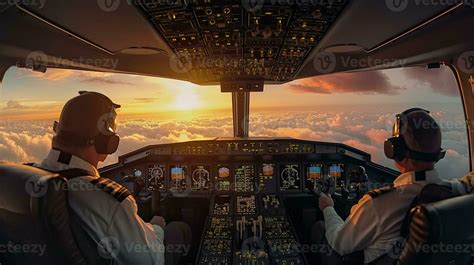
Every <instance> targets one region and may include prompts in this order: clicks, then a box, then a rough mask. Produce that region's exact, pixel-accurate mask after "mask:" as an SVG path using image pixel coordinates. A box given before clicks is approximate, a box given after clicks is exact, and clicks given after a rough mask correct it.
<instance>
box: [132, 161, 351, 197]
mask: <svg viewBox="0 0 474 265" xmlns="http://www.w3.org/2000/svg"><path fill="white" fill-rule="evenodd" d="M142 167H143V166H137V167H133V169H132V170H131V172H132V173H131V174H133V175H134V176H135V177H138V178H141V179H142V180H143V182H144V183H145V186H146V187H147V188H148V189H149V190H155V189H158V190H160V191H170V192H184V191H187V192H190V193H229V192H232V193H264V194H269V193H297V192H304V191H306V189H305V188H304V183H305V181H306V180H310V181H312V182H314V181H315V180H316V179H318V178H319V177H321V176H323V175H329V176H331V177H334V178H335V179H336V180H337V179H344V178H345V176H346V174H345V170H344V167H345V165H344V164H337V163H318V164H307V163H281V164H274V163H257V164H249V163H246V164H240V163H235V164H231V163H229V164H216V165H211V164H185V163H183V164H170V165H169V166H166V165H163V164H161V165H160V164H149V165H148V164H147V165H146V167H147V168H148V172H147V173H143V172H142V169H141V168H142ZM340 185H342V182H340Z"/></svg>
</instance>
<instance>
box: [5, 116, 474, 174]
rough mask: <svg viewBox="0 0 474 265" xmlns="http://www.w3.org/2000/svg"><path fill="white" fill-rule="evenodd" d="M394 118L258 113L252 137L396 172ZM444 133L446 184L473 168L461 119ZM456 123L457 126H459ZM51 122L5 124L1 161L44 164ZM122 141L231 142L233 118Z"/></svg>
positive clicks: (152, 123) (168, 125)
mask: <svg viewBox="0 0 474 265" xmlns="http://www.w3.org/2000/svg"><path fill="white" fill-rule="evenodd" d="M393 114H394V113H393V112H388V111H386V110H382V109H381V108H380V109H378V110H376V111H368V110H362V109H357V110H332V111H327V110H324V111H314V110H313V111H301V110H300V111H285V112H283V111H281V112H263V111H262V112H254V113H253V115H252V117H251V121H250V124H251V136H261V137H294V138H298V139H306V140H314V141H326V142H341V143H345V144H347V145H350V146H353V147H355V148H359V149H361V150H363V151H366V152H368V153H370V154H371V155H372V160H373V161H375V162H376V163H380V164H382V165H384V166H389V167H393V162H392V161H389V160H387V159H386V158H385V157H384V155H383V148H382V146H383V141H384V140H385V139H386V138H387V137H388V136H389V135H390V128H391V123H392V119H393ZM433 115H434V116H435V118H436V119H437V120H438V122H439V123H440V124H441V127H442V128H443V146H444V148H445V149H447V150H448V155H447V157H446V159H444V160H442V161H441V162H440V163H439V167H438V169H439V171H440V173H441V175H442V176H443V177H444V178H448V179H450V178H455V177H459V176H461V175H463V174H465V173H466V172H467V171H468V166H469V158H468V157H469V154H468V150H467V137H466V130H465V127H463V126H460V124H462V121H463V117H462V115H459V114H453V113H446V112H436V113H433ZM456 121H458V122H457V123H456ZM50 125H51V122H50V121H43V122H36V123H26V122H17V123H4V124H1V123H0V131H1V132H0V160H7V161H14V162H32V161H39V160H40V159H41V158H42V157H44V156H45V155H46V153H47V152H48V150H49V148H50V138H51V135H52V132H51V129H50ZM119 126H120V127H119V134H120V135H121V137H122V141H121V144H120V147H119V150H118V152H117V154H116V155H113V156H111V157H109V158H108V160H107V161H106V164H110V163H114V162H116V161H117V156H118V155H121V154H124V153H127V152H130V151H133V150H136V149H138V148H141V147H143V146H146V145H150V144H160V143H172V142H180V141H187V140H194V139H202V138H214V137H225V136H232V118H231V117H230V116H227V115H215V116H212V117H211V116H202V117H199V118H195V119H192V120H185V121H178V120H168V121H159V120H158V119H156V120H144V119H143V120H128V121H123V122H122V123H121V124H120V125H119Z"/></svg>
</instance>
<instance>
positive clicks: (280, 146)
mask: <svg viewBox="0 0 474 265" xmlns="http://www.w3.org/2000/svg"><path fill="white" fill-rule="evenodd" d="M101 174H102V175H104V176H107V177H108V178H111V179H116V180H118V181H119V182H121V184H123V185H124V186H126V187H128V188H129V189H130V190H131V191H132V193H133V194H134V195H135V197H136V199H137V202H138V205H139V209H140V211H139V212H140V215H141V216H143V217H145V219H146V218H151V217H152V216H154V215H157V214H159V215H162V216H165V219H167V220H181V221H185V222H186V223H188V224H192V228H193V236H195V238H197V239H200V240H195V241H194V244H193V246H192V247H193V249H192V251H193V254H194V255H195V259H196V260H197V262H198V263H197V264H232V262H236V263H237V264H247V263H249V264H268V263H269V262H270V261H271V262H274V264H311V258H312V257H311V256H309V255H308V256H305V255H304V252H302V251H300V250H299V249H298V247H297V246H298V244H297V242H301V244H308V246H309V245H310V243H309V242H310V238H309V234H308V230H309V229H311V225H312V224H313V223H314V222H315V220H317V218H318V215H319V217H320V215H321V214H322V213H321V212H320V211H319V210H318V209H317V208H316V207H315V206H316V205H317V201H316V198H315V196H314V195H312V194H311V190H312V191H314V192H316V193H318V192H325V193H328V194H333V198H334V199H335V201H336V208H337V210H338V211H340V214H341V215H342V216H347V215H348V213H349V210H350V208H351V206H352V205H353V204H355V203H356V202H357V201H358V200H359V199H360V198H361V197H362V196H363V195H364V194H365V193H367V192H368V191H369V190H372V189H374V188H381V187H383V186H384V185H388V184H387V183H391V182H392V181H393V179H394V178H395V177H396V176H397V172H396V171H395V170H392V169H389V168H386V167H382V166H379V165H377V164H375V163H373V162H372V161H371V157H370V155H369V154H368V153H365V152H363V151H360V150H357V149H355V148H353V147H350V146H347V145H344V144H335V143H324V142H311V141H302V140H296V139H285V138H283V139H277V138H276V139H259V138H246V139H240V138H216V139H210V140H202V141H192V142H184V143H174V144H163V145H154V146H148V147H144V148H142V149H139V150H137V151H134V152H132V153H129V154H125V155H123V156H121V157H120V158H119V161H118V163H116V164H112V165H109V166H107V167H104V168H102V169H101ZM201 235H202V236H201ZM243 247H244V248H245V247H248V248H249V249H247V250H251V251H250V252H248V251H247V252H245V249H243ZM193 259H194V258H193ZM308 261H309V263H308ZM234 264H235V263H234Z"/></svg>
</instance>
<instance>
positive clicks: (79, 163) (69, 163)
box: [40, 149, 100, 177]
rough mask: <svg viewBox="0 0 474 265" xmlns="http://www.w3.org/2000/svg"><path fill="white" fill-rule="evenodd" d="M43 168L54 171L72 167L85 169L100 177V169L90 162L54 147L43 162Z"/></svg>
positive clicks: (93, 175)
mask: <svg viewBox="0 0 474 265" xmlns="http://www.w3.org/2000/svg"><path fill="white" fill-rule="evenodd" d="M40 166H41V167H42V168H45V169H49V170H52V171H61V170H66V169H71V168H77V169H83V170H86V171H88V172H90V173H91V175H92V177H99V176H100V175H99V171H98V170H97V168H96V167H94V166H93V165H91V164H90V163H89V162H87V161H85V160H83V159H82V158H79V157H77V156H74V155H69V154H67V153H64V152H61V151H59V150H56V149H52V150H51V151H50V152H49V154H48V156H46V158H45V159H44V160H43V161H42V162H41V165H40Z"/></svg>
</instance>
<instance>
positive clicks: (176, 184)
mask: <svg viewBox="0 0 474 265" xmlns="http://www.w3.org/2000/svg"><path fill="white" fill-rule="evenodd" d="M187 171H188V170H187V167H186V166H182V165H176V166H171V167H170V184H169V187H170V190H174V191H183V190H186V176H187Z"/></svg>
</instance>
